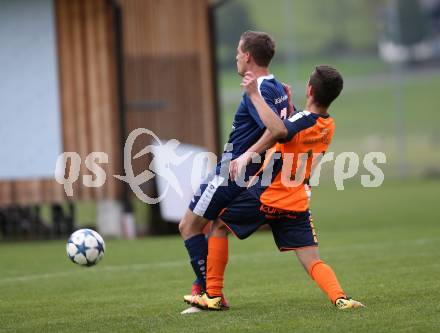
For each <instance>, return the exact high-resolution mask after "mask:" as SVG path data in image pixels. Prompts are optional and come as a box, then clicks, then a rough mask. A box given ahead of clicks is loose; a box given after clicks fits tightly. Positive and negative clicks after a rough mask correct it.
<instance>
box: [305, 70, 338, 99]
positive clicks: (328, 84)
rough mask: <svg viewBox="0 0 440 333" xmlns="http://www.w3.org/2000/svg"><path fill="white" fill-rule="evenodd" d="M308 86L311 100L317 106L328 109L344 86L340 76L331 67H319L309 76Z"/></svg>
mask: <svg viewBox="0 0 440 333" xmlns="http://www.w3.org/2000/svg"><path fill="white" fill-rule="evenodd" d="M309 84H310V85H311V86H312V88H313V100H314V102H315V104H316V105H317V106H321V107H329V106H330V104H331V103H332V102H333V101H334V100H335V99H336V97H338V96H339V94H340V93H341V91H342V88H343V86H344V80H343V79H342V76H341V74H340V73H339V72H338V71H337V70H336V69H334V68H333V67H331V66H328V65H319V66H316V67H315V70H314V71H313V73H312V75H310V80H309Z"/></svg>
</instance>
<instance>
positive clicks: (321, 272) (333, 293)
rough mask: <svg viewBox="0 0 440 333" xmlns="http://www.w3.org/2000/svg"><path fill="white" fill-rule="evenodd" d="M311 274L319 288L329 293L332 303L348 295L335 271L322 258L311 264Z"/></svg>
mask: <svg viewBox="0 0 440 333" xmlns="http://www.w3.org/2000/svg"><path fill="white" fill-rule="evenodd" d="M309 274H310V276H311V277H312V279H313V280H315V282H316V283H317V285H318V286H319V288H321V290H322V291H323V292H324V293H326V294H327V296H328V298H330V300H331V301H332V303H335V302H336V300H337V299H338V298H341V297H346V296H345V293H344V291H343V290H342V288H341V286H340V284H339V282H338V279H337V278H336V275H335V272H333V270H332V269H331V267H330V266H328V265H326V264H325V263H324V262H322V261H321V260H318V261H316V262H314V263H313V264H312V265H311V266H310V269H309Z"/></svg>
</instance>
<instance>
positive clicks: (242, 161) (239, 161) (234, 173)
mask: <svg viewBox="0 0 440 333" xmlns="http://www.w3.org/2000/svg"><path fill="white" fill-rule="evenodd" d="M251 159H252V153H250V152H245V153H243V154H242V155H240V156H239V157H237V158H236V159H235V160H233V161H231V163H229V177H230V178H231V180H233V181H236V180H237V178H238V176H239V175H240V174H242V173H243V172H244V171H245V170H246V166H247V165H248V164H249V162H250V161H251Z"/></svg>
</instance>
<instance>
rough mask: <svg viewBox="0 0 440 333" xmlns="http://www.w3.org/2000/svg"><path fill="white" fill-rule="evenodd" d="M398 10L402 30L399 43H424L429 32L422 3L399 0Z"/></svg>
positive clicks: (416, 0)
mask: <svg viewBox="0 0 440 333" xmlns="http://www.w3.org/2000/svg"><path fill="white" fill-rule="evenodd" d="M396 10H397V17H398V27H399V30H400V32H399V36H398V40H397V43H399V44H403V45H413V44H416V43H418V42H420V41H422V40H423V38H424V37H425V36H426V32H427V26H426V19H427V18H426V16H425V15H424V13H423V12H422V8H421V6H420V1H418V0H399V1H397V8H396Z"/></svg>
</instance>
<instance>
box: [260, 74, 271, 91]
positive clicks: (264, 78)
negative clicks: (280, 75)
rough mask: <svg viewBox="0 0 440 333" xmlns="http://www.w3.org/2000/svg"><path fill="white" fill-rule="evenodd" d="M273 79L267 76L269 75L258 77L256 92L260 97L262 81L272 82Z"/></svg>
mask: <svg viewBox="0 0 440 333" xmlns="http://www.w3.org/2000/svg"><path fill="white" fill-rule="evenodd" d="M273 78H274V76H273V74H269V75H266V76H260V77H259V78H258V79H257V84H258V92H259V93H260V95H261V90H260V86H261V84H262V83H263V81H264V80H272V79H273Z"/></svg>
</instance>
